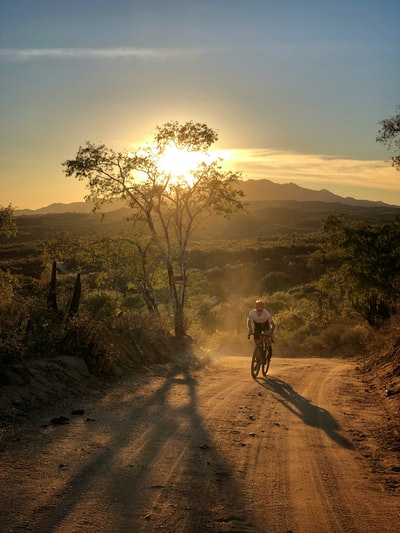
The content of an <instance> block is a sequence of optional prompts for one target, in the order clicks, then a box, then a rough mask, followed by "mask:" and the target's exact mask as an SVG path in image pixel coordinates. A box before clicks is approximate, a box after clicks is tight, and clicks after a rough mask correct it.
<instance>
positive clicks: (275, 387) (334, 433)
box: [257, 377, 354, 449]
mask: <svg viewBox="0 0 400 533" xmlns="http://www.w3.org/2000/svg"><path fill="white" fill-rule="evenodd" d="M257 381H258V383H259V384H260V385H261V386H262V387H264V388H265V389H267V390H270V391H271V392H273V393H275V394H276V395H277V396H276V399H277V400H278V402H280V403H281V404H282V405H283V406H285V407H286V409H288V410H289V411H290V412H291V413H293V414H294V415H296V416H297V417H299V418H300V419H302V420H303V422H304V423H305V424H307V425H308V426H312V427H315V428H318V429H322V430H323V431H325V433H326V435H327V436H328V437H329V438H330V439H332V440H333V441H334V442H336V443H337V444H339V445H340V446H342V447H343V448H348V449H353V448H354V446H353V445H352V443H351V442H350V441H348V440H347V439H346V437H344V436H343V435H341V434H340V433H339V430H340V426H339V424H338V423H337V421H336V420H335V418H334V417H333V416H332V415H331V414H330V413H329V411H327V410H326V409H324V408H322V407H319V406H318V405H314V404H313V403H312V402H311V401H310V400H307V398H304V396H301V394H299V393H298V392H296V391H295V390H294V389H293V387H291V386H290V385H289V384H288V383H286V382H285V381H282V380H281V379H279V378H274V377H268V379H265V380H262V381H261V380H257Z"/></svg>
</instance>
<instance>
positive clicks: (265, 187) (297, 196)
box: [14, 179, 395, 216]
mask: <svg viewBox="0 0 400 533" xmlns="http://www.w3.org/2000/svg"><path fill="white" fill-rule="evenodd" d="M241 188H242V190H243V192H244V193H245V199H246V201H248V202H259V201H269V202H270V201H295V202H325V203H340V204H345V205H354V206H359V207H378V206H389V204H385V203H384V202H373V201H370V200H356V199H355V198H351V197H349V196H348V197H346V198H343V197H342V196H338V195H337V194H333V193H331V192H330V191H328V190H326V189H322V190H320V191H315V190H313V189H307V188H305V187H300V186H299V185H296V184H295V183H285V184H280V183H274V182H273V181H270V180H267V179H261V180H254V179H252V180H247V181H242V182H241ZM121 207H123V203H122V202H114V203H112V204H109V205H106V206H104V208H103V211H106V212H109V211H114V210H116V209H120V208H121ZM391 207H395V206H391ZM92 209H93V203H92V202H73V203H70V204H63V203H55V204H51V205H48V206H46V207H41V208H40V209H17V210H15V212H14V214H15V215H17V216H18V215H46V214H53V213H54V214H56V213H89V212H90V211H92Z"/></svg>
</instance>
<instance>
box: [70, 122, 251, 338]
mask: <svg viewBox="0 0 400 533" xmlns="http://www.w3.org/2000/svg"><path fill="white" fill-rule="evenodd" d="M216 139H217V134H216V133H215V132H214V131H213V130H212V129H210V128H208V127H207V126H206V125H205V124H200V123H193V122H187V123H185V124H179V123H178V122H169V123H166V124H164V126H161V127H158V128H157V133H156V135H155V136H154V140H153V143H152V144H151V145H147V146H143V147H141V148H139V149H138V150H136V151H133V152H129V153H128V152H125V153H123V152H115V151H113V150H111V149H108V148H106V147H105V146H104V145H98V146H96V145H94V144H93V143H86V146H85V147H80V148H79V150H78V153H77V155H76V158H75V159H70V160H67V161H65V163H64V164H63V166H64V167H65V173H66V175H67V176H74V177H76V178H77V179H79V180H84V181H86V182H87V186H88V189H89V195H88V198H89V199H90V200H92V201H93V202H94V205H95V207H96V208H97V209H99V208H101V207H102V206H103V205H104V204H106V203H109V202H112V201H113V200H116V199H118V200H122V201H123V202H125V204H126V206H127V207H129V208H130V210H131V216H132V218H133V219H134V220H136V221H140V222H142V223H143V224H144V225H145V226H146V229H147V234H148V235H149V237H150V238H151V240H152V242H153V243H154V245H155V246H156V248H157V250H158V253H159V260H160V261H161V262H162V263H163V265H164V268H165V275H166V279H167V280H168V283H169V288H170V297H171V304H172V308H173V311H174V316H175V334H176V336H177V337H183V336H184V333H185V318H184V305H185V284H183V285H180V286H179V287H177V286H176V284H175V281H174V280H175V276H176V274H178V275H179V276H182V277H183V278H185V276H186V262H187V248H188V243H189V240H190V239H191V237H192V235H193V232H194V231H195V230H196V229H198V228H199V227H201V226H203V225H204V224H205V222H206V221H207V217H208V216H209V215H210V214H211V213H217V214H219V215H223V216H225V217H227V218H229V217H230V216H231V215H232V214H233V213H234V212H235V211H238V210H241V209H242V208H243V204H242V197H243V193H242V191H241V190H240V188H239V187H238V180H239V177H240V175H239V174H238V173H234V172H231V171H223V170H222V167H221V165H220V162H219V161H211V162H209V163H206V162H204V161H203V162H199V163H197V164H195V165H194V166H195V168H193V169H191V170H190V171H188V172H187V173H186V174H185V175H183V174H179V175H173V173H172V171H170V170H164V169H163V166H162V164H161V160H162V156H163V155H164V153H165V151H166V149H168V148H169V147H171V146H175V147H176V148H178V149H185V150H187V151H189V152H196V151H200V152H205V153H206V151H207V149H208V148H209V147H210V145H211V144H212V143H213V142H215V141H216ZM147 281H149V280H147Z"/></svg>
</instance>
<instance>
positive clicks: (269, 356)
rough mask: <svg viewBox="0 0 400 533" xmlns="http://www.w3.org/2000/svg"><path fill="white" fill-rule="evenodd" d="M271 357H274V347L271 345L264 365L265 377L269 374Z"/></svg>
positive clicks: (263, 373) (263, 372)
mask: <svg viewBox="0 0 400 533" xmlns="http://www.w3.org/2000/svg"><path fill="white" fill-rule="evenodd" d="M271 357H272V348H271V347H269V348H268V350H267V357H266V360H265V364H263V365H262V375H263V376H264V377H266V376H267V374H268V370H269V365H270V364H271Z"/></svg>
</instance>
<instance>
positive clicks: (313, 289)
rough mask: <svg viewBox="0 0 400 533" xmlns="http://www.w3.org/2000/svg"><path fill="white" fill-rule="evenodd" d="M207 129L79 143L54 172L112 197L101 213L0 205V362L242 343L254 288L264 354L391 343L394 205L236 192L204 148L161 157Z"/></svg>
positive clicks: (138, 361)
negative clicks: (190, 160)
mask: <svg viewBox="0 0 400 533" xmlns="http://www.w3.org/2000/svg"><path fill="white" fill-rule="evenodd" d="M395 118H396V117H395ZM396 124H397V122H396V123H395V125H393V124H392V122H387V123H386V122H382V130H381V131H380V133H379V135H380V137H379V139H377V140H378V141H379V142H383V143H386V144H387V143H388V142H389V141H390V139H393V137H394V139H397V137H396V136H398V129H397V130H396V127H394V126H396ZM393 128H394V129H393ZM216 139H217V135H216V133H215V132H214V131H213V130H211V129H210V128H208V127H207V126H206V125H204V124H195V123H192V122H189V123H186V124H179V123H177V122H171V123H167V124H165V125H164V126H162V127H161V128H157V132H156V135H155V137H154V143H153V145H152V146H151V147H150V146H146V147H142V148H140V149H138V150H137V151H135V152H129V153H127V152H126V153H122V152H121V153H116V152H114V151H112V150H109V149H107V148H106V147H105V146H103V145H101V146H95V145H93V144H91V143H87V144H86V146H85V147H83V148H82V147H80V148H79V150H78V153H77V155H76V157H75V158H74V159H70V160H68V161H66V162H65V163H64V168H65V172H66V175H67V176H70V177H75V178H78V179H80V180H84V181H86V183H87V187H88V190H89V194H88V198H89V199H90V200H91V201H92V202H93V203H94V205H95V207H96V208H97V209H100V208H101V207H102V206H103V205H104V204H106V203H111V204H112V202H113V201H118V202H119V204H118V205H121V201H122V202H123V203H124V205H125V208H124V209H119V210H116V211H111V212H110V213H108V214H107V216H106V217H105V219H104V221H103V222H102V221H101V219H100V217H99V216H98V215H97V216H96V214H91V215H74V214H63V215H41V216H35V215H31V216H22V217H16V218H14V217H13V208H12V206H11V205H10V206H8V207H3V208H1V209H0V294H1V298H0V319H1V330H0V366H3V367H4V366H7V365H12V364H15V363H21V362H24V361H27V360H30V359H32V358H39V357H52V356H60V355H67V356H68V355H78V356H81V357H82V358H84V359H85V361H86V363H87V365H88V367H89V369H90V370H91V372H93V373H97V374H101V373H104V374H108V373H113V372H115V371H116V369H117V368H123V367H124V366H132V365H134V366H141V365H145V364H148V363H152V362H164V361H169V360H172V359H174V361H175V362H177V361H178V360H179V361H180V362H182V363H184V364H186V363H189V362H190V363H193V364H207V362H208V360H209V359H211V358H212V357H214V356H215V355H220V354H224V353H238V354H245V353H249V352H250V351H251V343H249V341H247V337H246V328H245V320H246V316H247V312H248V310H249V309H250V308H251V307H253V305H254V302H255V300H256V299H257V298H259V297H262V298H264V299H265V300H266V302H267V307H268V308H269V309H270V311H271V312H272V313H273V315H274V318H275V321H276V323H277V330H276V338H275V347H274V354H275V355H276V356H279V355H280V356H286V357H301V356H321V357H332V356H339V357H352V356H360V355H364V356H365V357H366V358H367V357H368V355H369V354H371V353H375V354H376V353H377V351H379V352H381V353H383V352H385V353H394V352H396V350H397V348H398V346H399V342H400V341H399V338H400V335H399V321H398V316H399V297H400V217H399V209H398V208H395V207H393V208H391V207H389V206H379V207H359V208H357V207H355V206H347V207H345V206H343V205H342V204H330V205H328V204H322V203H321V204H319V203H317V202H304V203H303V202H253V203H251V204H248V205H246V204H245V203H244V201H243V194H242V192H241V189H240V175H239V174H237V173H234V172H231V171H223V170H222V168H221V166H220V163H219V162H216V161H211V162H210V161H209V160H207V159H203V160H202V161H200V162H197V163H196V164H195V168H194V169H192V170H191V171H188V170H187V169H185V170H183V169H178V170H177V169H176V168H175V169H174V170H171V168H168V166H167V165H165V164H164V165H161V160H162V158H163V157H165V156H166V155H167V153H168V150H169V149H170V148H171V147H173V148H174V149H179V150H181V151H184V153H185V155H188V154H189V155H190V153H192V152H198V153H201V154H202V155H203V156H207V149H208V148H209V146H210V145H211V144H212V143H213V142H215V140H216ZM396 142H397V141H396ZM396 146H397V145H396ZM177 157H178V156H177V153H176V152H175V153H174V157H173V158H172V160H176V158H177ZM396 161H397V160H394V164H396ZM138 176H140V179H138ZM396 353H398V350H397V352H396ZM399 366H400V365H399V362H398V355H397V368H399Z"/></svg>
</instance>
